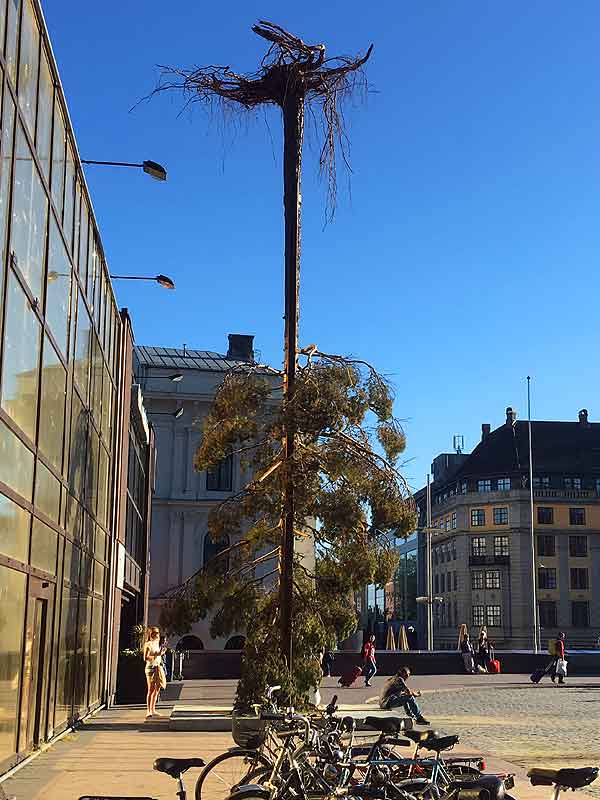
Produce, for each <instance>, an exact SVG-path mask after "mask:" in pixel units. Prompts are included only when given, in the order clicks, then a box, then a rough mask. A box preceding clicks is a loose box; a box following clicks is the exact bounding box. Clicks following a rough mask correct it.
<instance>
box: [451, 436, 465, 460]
mask: <svg viewBox="0 0 600 800" xmlns="http://www.w3.org/2000/svg"><path fill="white" fill-rule="evenodd" d="M464 446H465V437H464V436H463V435H462V434H460V433H456V434H455V435H454V438H453V439H452V447H453V448H454V450H455V451H456V453H457V455H460V454H461V453H462V451H463V449H464Z"/></svg>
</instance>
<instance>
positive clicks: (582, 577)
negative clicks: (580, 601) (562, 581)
mask: <svg viewBox="0 0 600 800" xmlns="http://www.w3.org/2000/svg"><path fill="white" fill-rule="evenodd" d="M589 588H590V583H589V576H588V571H587V569H586V568H585V567H571V589H589Z"/></svg>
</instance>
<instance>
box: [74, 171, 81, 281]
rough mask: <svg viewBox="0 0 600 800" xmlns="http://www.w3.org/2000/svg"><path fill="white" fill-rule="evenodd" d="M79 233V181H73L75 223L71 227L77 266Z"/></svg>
mask: <svg viewBox="0 0 600 800" xmlns="http://www.w3.org/2000/svg"><path fill="white" fill-rule="evenodd" d="M80 233H81V183H80V182H79V181H78V180H76V181H75V223H74V228H73V265H74V266H75V269H76V270H77V269H78V268H79V260H78V253H79V235H80Z"/></svg>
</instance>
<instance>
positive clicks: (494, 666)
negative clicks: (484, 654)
mask: <svg viewBox="0 0 600 800" xmlns="http://www.w3.org/2000/svg"><path fill="white" fill-rule="evenodd" d="M488 672H489V673H490V674H492V675H499V674H500V672H502V670H501V669H500V662H499V661H498V659H497V658H492V660H491V661H490V663H489V664H488Z"/></svg>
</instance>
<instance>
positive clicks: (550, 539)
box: [537, 509, 556, 556]
mask: <svg viewBox="0 0 600 800" xmlns="http://www.w3.org/2000/svg"><path fill="white" fill-rule="evenodd" d="M538 510H539V509H538ZM537 546H538V556H555V555H556V544H555V541H554V536H553V535H552V534H545V533H544V534H539V536H538V537H537Z"/></svg>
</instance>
